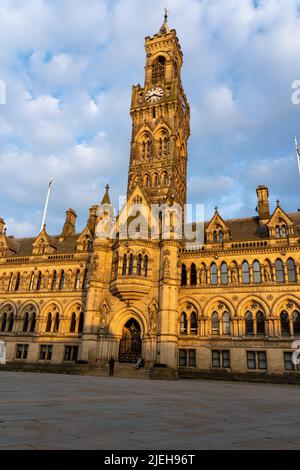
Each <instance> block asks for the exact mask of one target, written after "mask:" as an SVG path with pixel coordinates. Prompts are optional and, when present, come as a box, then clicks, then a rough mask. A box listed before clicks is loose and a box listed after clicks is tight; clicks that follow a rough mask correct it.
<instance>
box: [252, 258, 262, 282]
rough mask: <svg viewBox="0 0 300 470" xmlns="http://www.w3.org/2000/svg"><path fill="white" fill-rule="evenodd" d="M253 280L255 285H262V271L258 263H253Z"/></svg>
mask: <svg viewBox="0 0 300 470" xmlns="http://www.w3.org/2000/svg"><path fill="white" fill-rule="evenodd" d="M252 268H253V280H254V282H255V284H260V283H261V271H260V264H259V262H258V261H254V263H253V266H252Z"/></svg>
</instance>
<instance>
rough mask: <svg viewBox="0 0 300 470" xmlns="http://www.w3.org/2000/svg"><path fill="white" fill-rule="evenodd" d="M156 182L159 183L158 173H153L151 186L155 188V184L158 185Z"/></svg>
mask: <svg viewBox="0 0 300 470" xmlns="http://www.w3.org/2000/svg"><path fill="white" fill-rule="evenodd" d="M158 183H159V178H158V174H157V173H155V174H154V178H153V186H154V187H155V188H157V186H158V185H159V184H158Z"/></svg>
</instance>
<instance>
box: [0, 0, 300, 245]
mask: <svg viewBox="0 0 300 470" xmlns="http://www.w3.org/2000/svg"><path fill="white" fill-rule="evenodd" d="M164 5H165V2H164V1H163V0H152V1H151V2H149V1H146V0H119V1H116V0H72V1H71V0H1V3H0V45H1V56H0V80H3V81H5V83H6V87H7V103H6V105H5V106H4V105H0V169H1V171H0V217H3V218H4V219H5V221H6V223H7V227H8V233H10V234H14V235H16V236H30V235H31V236H33V235H35V234H37V233H38V231H39V228H40V223H41V219H42V211H43V205H44V201H45V196H46V194H45V193H46V190H47V184H48V180H49V177H50V176H53V177H54V183H53V191H52V195H51V199H50V204H49V213H48V218H47V230H48V232H49V233H59V232H60V230H61V227H62V225H63V222H64V217H65V210H67V209H68V208H69V207H72V208H73V209H75V210H76V212H77V214H78V230H81V229H82V228H83V227H84V225H85V223H86V220H87V217H88V209H89V207H90V206H91V205H93V204H95V203H97V202H99V201H100V199H101V197H102V194H103V191H104V186H105V185H106V184H107V183H109V184H110V186H111V194H112V198H113V200H114V201H115V202H117V198H118V196H119V194H125V192H126V184H127V169H128V159H129V150H130V137H131V122H130V116H129V107H130V99H131V87H132V85H133V84H137V83H139V82H140V83H143V80H144V62H145V53H144V38H145V36H148V35H152V34H154V33H155V32H157V31H158V29H159V27H160V25H161V23H162V19H163V7H164ZM168 8H169V10H170V18H169V23H170V26H171V27H174V28H175V29H176V30H177V34H178V36H179V39H180V42H181V46H182V49H183V52H184V66H183V84H184V87H185V90H186V93H187V96H188V99H189V102H190V105H191V138H190V141H189V164H188V200H189V202H192V203H204V204H205V215H206V218H208V219H209V218H210V217H211V216H212V214H213V208H214V206H216V205H217V206H218V207H219V211H220V213H221V214H222V215H223V216H224V217H227V218H228V217H240V216H241V217H244V216H251V215H255V207H256V192H255V189H256V186H257V185H259V184H267V185H268V186H269V189H270V201H271V207H272V208H274V206H275V201H276V199H277V198H279V199H280V200H281V204H282V207H283V208H284V209H286V210H287V211H294V210H296V209H297V208H300V200H299V182H300V180H299V175H298V174H297V164H296V157H295V150H294V147H293V136H294V135H298V136H299V138H300V105H298V106H296V105H294V104H292V101H291V95H292V88H291V86H292V82H293V81H294V80H300V60H299V55H300V16H299V11H300V0H265V1H264V0H261V1H252V0H202V1H201V0H169V1H168Z"/></svg>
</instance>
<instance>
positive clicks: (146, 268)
mask: <svg viewBox="0 0 300 470" xmlns="http://www.w3.org/2000/svg"><path fill="white" fill-rule="evenodd" d="M148 264H149V258H148V256H147V255H146V256H145V258H144V276H145V277H147V276H148Z"/></svg>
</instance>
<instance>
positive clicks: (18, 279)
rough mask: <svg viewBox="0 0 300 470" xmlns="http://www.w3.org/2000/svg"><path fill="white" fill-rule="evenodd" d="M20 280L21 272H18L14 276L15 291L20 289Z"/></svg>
mask: <svg viewBox="0 0 300 470" xmlns="http://www.w3.org/2000/svg"><path fill="white" fill-rule="evenodd" d="M20 281H21V274H20V273H18V274H17V277H16V284H15V291H18V290H19V289H20Z"/></svg>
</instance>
